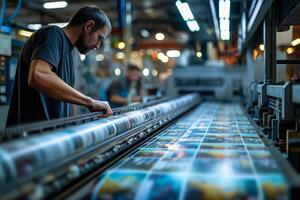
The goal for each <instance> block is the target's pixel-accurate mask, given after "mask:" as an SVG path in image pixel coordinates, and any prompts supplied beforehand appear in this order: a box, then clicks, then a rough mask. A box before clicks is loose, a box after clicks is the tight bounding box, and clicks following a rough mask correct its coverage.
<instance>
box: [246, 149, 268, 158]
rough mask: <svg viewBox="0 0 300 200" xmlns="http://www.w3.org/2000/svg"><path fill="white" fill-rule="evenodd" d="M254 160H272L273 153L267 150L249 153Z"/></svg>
mask: <svg viewBox="0 0 300 200" xmlns="http://www.w3.org/2000/svg"><path fill="white" fill-rule="evenodd" d="M249 154H250V156H251V158H252V159H272V156H271V153H270V152H269V151H266V150H260V151H249Z"/></svg>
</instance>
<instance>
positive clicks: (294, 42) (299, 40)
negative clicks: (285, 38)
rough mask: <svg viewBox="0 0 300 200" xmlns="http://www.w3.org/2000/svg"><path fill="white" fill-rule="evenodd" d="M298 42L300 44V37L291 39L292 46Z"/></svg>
mask: <svg viewBox="0 0 300 200" xmlns="http://www.w3.org/2000/svg"><path fill="white" fill-rule="evenodd" d="M298 44H300V38H296V39H295V40H293V41H292V45H293V46H297V45H298Z"/></svg>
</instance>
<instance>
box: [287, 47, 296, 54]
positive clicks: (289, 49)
mask: <svg viewBox="0 0 300 200" xmlns="http://www.w3.org/2000/svg"><path fill="white" fill-rule="evenodd" d="M294 51H295V49H294V48H293V47H289V48H287V49H286V53H287V54H289V55H290V54H292V53H294Z"/></svg>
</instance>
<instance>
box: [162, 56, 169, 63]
mask: <svg viewBox="0 0 300 200" xmlns="http://www.w3.org/2000/svg"><path fill="white" fill-rule="evenodd" d="M161 62H163V63H167V62H169V57H168V56H164V57H163V58H162V59H161Z"/></svg>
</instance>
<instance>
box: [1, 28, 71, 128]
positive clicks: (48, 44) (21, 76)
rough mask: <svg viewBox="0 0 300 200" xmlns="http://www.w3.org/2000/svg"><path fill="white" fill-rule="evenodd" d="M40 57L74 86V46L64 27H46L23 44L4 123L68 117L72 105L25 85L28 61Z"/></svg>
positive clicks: (11, 123) (28, 66)
mask: <svg viewBox="0 0 300 200" xmlns="http://www.w3.org/2000/svg"><path fill="white" fill-rule="evenodd" d="M33 59H42V60H44V61H46V62H48V63H49V64H51V65H52V66H53V69H52V71H53V72H55V73H56V74H57V75H58V76H59V77H60V78H61V79H62V80H63V81H64V82H66V83H67V84H69V85H70V86H72V87H73V86H74V71H73V46H72V44H71V42H70V40H69V39H68V37H67V36H66V35H65V33H64V31H63V29H61V28H59V27H57V26H46V27H44V28H42V29H40V30H38V31H37V32H35V33H34V34H33V35H32V36H31V37H30V38H29V39H28V41H27V42H26V43H25V45H24V47H23V49H22V52H21V54H20V57H19V61H18V65H17V72H16V76H15V81H14V86H13V95H12V99H11V103H10V107H9V113H8V118H7V123H6V126H11V125H16V124H21V123H29V122H33V121H41V120H49V119H54V118H61V117H68V116H70V115H71V114H72V113H71V105H70V104H69V103H66V102H62V101H57V100H55V99H52V98H50V97H47V96H45V95H44V94H43V93H41V92H39V91H37V90H35V89H33V88H31V87H30V86H29V85H28V74H29V68H30V63H31V61H32V60H33Z"/></svg>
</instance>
